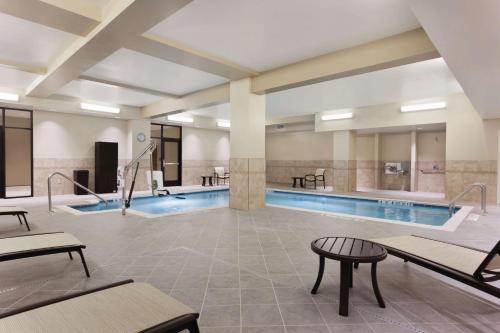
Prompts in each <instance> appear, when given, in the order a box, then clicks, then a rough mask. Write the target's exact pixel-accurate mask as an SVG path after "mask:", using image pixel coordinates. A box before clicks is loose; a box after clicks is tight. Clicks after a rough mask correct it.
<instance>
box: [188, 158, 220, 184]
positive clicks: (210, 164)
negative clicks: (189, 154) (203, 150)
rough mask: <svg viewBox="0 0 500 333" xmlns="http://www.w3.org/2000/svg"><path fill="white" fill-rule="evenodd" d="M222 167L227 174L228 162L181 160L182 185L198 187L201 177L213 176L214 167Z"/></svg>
mask: <svg viewBox="0 0 500 333" xmlns="http://www.w3.org/2000/svg"><path fill="white" fill-rule="evenodd" d="M219 166H222V167H224V169H225V170H226V172H229V161H228V160H204V161H196V160H183V161H182V185H200V184H201V176H208V175H213V174H214V167H219Z"/></svg>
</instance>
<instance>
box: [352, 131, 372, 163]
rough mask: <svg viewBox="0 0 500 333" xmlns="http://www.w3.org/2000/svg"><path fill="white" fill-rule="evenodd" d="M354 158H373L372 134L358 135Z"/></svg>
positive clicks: (360, 159)
mask: <svg viewBox="0 0 500 333" xmlns="http://www.w3.org/2000/svg"><path fill="white" fill-rule="evenodd" d="M356 160H358V161H373V160H375V138H374V135H358V138H357V140H356Z"/></svg>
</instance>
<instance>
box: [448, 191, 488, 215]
mask: <svg viewBox="0 0 500 333" xmlns="http://www.w3.org/2000/svg"><path fill="white" fill-rule="evenodd" d="M475 187H479V189H480V190H481V210H482V211H483V215H486V185H485V184H483V183H473V184H470V185H469V186H467V187H466V188H465V190H463V191H462V192H461V193H460V194H459V195H457V196H456V197H455V198H454V199H453V200H451V201H450V204H449V205H448V212H449V214H450V216H453V214H455V206H456V205H457V201H458V200H460V199H461V198H462V197H463V196H464V195H466V194H467V193H469V192H470V191H472V190H473V189H474V188H475Z"/></svg>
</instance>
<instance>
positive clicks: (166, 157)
mask: <svg viewBox="0 0 500 333" xmlns="http://www.w3.org/2000/svg"><path fill="white" fill-rule="evenodd" d="M151 140H152V141H156V142H157V144H158V145H157V148H156V150H155V151H154V152H153V169H154V170H161V171H162V172H163V186H181V185H182V127H181V126H174V125H164V124H154V123H153V124H151Z"/></svg>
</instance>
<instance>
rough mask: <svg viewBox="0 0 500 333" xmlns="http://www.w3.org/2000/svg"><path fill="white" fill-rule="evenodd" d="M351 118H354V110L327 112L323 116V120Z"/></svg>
mask: <svg viewBox="0 0 500 333" xmlns="http://www.w3.org/2000/svg"><path fill="white" fill-rule="evenodd" d="M350 118H352V112H346V113H336V114H325V115H323V116H321V120H340V119H350Z"/></svg>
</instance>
